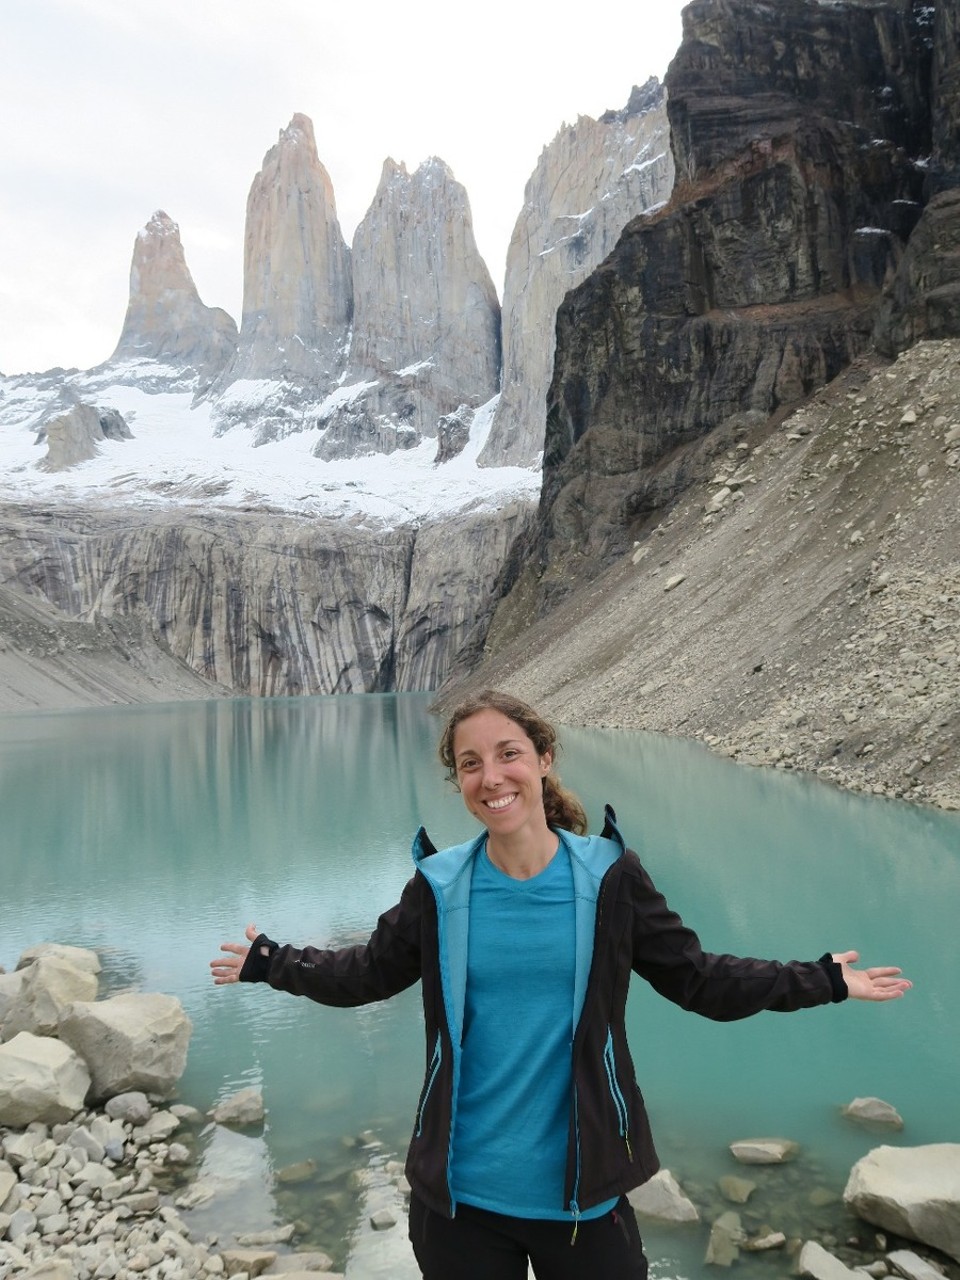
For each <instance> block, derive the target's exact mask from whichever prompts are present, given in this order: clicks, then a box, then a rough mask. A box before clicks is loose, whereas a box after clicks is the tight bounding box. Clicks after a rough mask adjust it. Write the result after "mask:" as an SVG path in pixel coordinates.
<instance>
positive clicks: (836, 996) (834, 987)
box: [241, 951, 849, 1004]
mask: <svg viewBox="0 0 960 1280" xmlns="http://www.w3.org/2000/svg"><path fill="white" fill-rule="evenodd" d="M820 963H821V964H822V965H823V967H824V969H825V970H826V971H827V977H828V978H829V979H830V989H831V991H832V992H833V995H832V997H831V999H832V1002H833V1003H834V1004H839V1003H840V1001H841V1000H846V998H847V995H848V994H849V993H848V991H847V984H846V983H845V982H844V980H843V970H842V969H841V968H840V966H839V965H838V964H837V962H836V960H834V958H833V956H832V955H831V954H830V952H829V951H828V952H826V954H825V955H822V956H821V957H820ZM241 981H243V977H242V975H241Z"/></svg>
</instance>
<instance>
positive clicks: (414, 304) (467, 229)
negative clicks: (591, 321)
mask: <svg viewBox="0 0 960 1280" xmlns="http://www.w3.org/2000/svg"><path fill="white" fill-rule="evenodd" d="M352 261H353V289H354V321H353V333H352V337H351V342H350V353H349V357H348V360H347V371H346V375H345V377H344V379H343V381H344V392H345V394H344V395H343V396H342V397H340V398H339V399H338V401H337V402H336V403H334V404H333V405H331V406H329V407H328V408H327V409H325V410H324V411H322V412H321V414H320V416H319V418H318V425H319V426H320V427H321V429H322V436H321V439H320V441H319V443H318V444H317V447H316V451H315V452H316V454H317V456H318V457H321V458H334V457H344V456H347V457H349V456H353V455H355V454H356V453H358V452H360V453H363V452H370V451H374V452H378V453H389V452H392V450H393V449H395V448H407V447H409V446H410V445H411V444H415V443H417V442H419V440H420V439H422V438H423V436H430V437H435V436H436V434H437V421H438V419H439V418H440V417H442V416H443V415H444V414H448V413H451V412H453V411H454V410H456V409H457V408H458V407H459V406H461V405H465V406H467V407H468V408H476V407H478V406H479V405H481V404H483V403H484V402H485V401H487V400H489V399H490V397H491V396H493V395H495V394H496V392H497V388H498V385H499V372H500V304H499V302H498V301H497V294H496V290H495V289H494V287H493V282H492V280H491V279H490V273H489V272H488V271H487V268H486V266H485V264H484V262H483V259H482V258H481V257H480V254H479V253H478V251H477V246H476V241H475V240H474V236H473V224H472V220H471V215H470V205H469V201H468V200H467V193H466V191H465V190H464V188H463V187H462V186H461V185H460V183H459V182H457V181H456V180H455V178H454V176H453V174H452V173H451V172H450V170H449V169H448V168H447V166H446V165H445V164H444V163H443V161H442V160H437V159H432V160H428V161H426V162H425V163H424V164H422V165H421V166H420V167H419V168H418V169H417V170H416V172H415V173H413V174H409V173H407V170H406V168H405V166H404V165H402V164H397V163H396V162H395V161H393V160H387V161H386V162H385V164H384V166H383V173H382V175H381V178H380V185H379V187H378V188H377V194H376V196H375V197H374V200H373V204H372V205H371V206H370V209H369V211H368V212H367V215H366V217H365V218H364V219H363V221H362V222H361V223H360V225H359V226H358V227H357V231H356V234H355V236H354V239H353V249H352ZM358 384H360V390H359V391H358V392H357V393H356V394H354V395H349V392H350V388H351V387H357V386H358Z"/></svg>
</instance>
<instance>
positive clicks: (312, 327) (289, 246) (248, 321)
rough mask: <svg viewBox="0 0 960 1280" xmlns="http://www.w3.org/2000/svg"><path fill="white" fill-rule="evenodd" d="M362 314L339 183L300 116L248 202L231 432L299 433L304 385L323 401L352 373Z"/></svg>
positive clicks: (227, 381)
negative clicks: (348, 348) (356, 311)
mask: <svg viewBox="0 0 960 1280" xmlns="http://www.w3.org/2000/svg"><path fill="white" fill-rule="evenodd" d="M352 311H353V293H352V284H351V277H350V252H349V250H348V248H347V246H346V244H345V242H344V239H343V236H342V235H341V232H340V224H339V222H338V220H337V208H336V200H335V198H334V193H333V185H332V183H331V182H330V177H329V175H328V173H327V171H326V169H324V167H323V165H322V164H321V163H320V159H319V157H318V155H317V145H316V141H315V139H314V134H313V125H312V124H311V122H310V120H309V119H308V118H307V117H306V116H304V115H295V116H294V117H293V119H292V120H291V121H290V124H289V125H288V126H287V128H286V129H283V130H281V132H280V137H279V140H278V141H277V143H276V145H275V146H274V147H271V149H270V150H269V151H268V152H267V154H266V155H265V156H264V159H263V165H262V167H261V169H260V172H259V173H258V174H257V176H256V177H255V178H254V180H253V185H252V186H251V188H250V194H249V196H248V198H247V221H246V233H245V239H244V260H243V316H242V319H241V323H240V337H239V346H238V349H237V353H236V357H235V358H234V360H233V361H232V362H231V363H230V365H229V366H228V367H227V369H225V370H224V372H223V374H222V375H221V377H220V379H219V380H218V382H217V384H216V386H215V388H214V394H215V396H216V398H217V406H218V414H219V418H220V424H221V428H222V429H223V430H226V429H228V428H229V427H231V426H234V425H236V424H238V423H242V424H253V425H255V427H256V430H257V433H258V436H259V437H260V438H261V439H264V440H266V439H274V438H276V437H277V436H282V435H285V434H287V433H288V432H289V431H290V430H291V429H299V426H300V425H301V424H300V415H299V414H298V411H297V409H298V404H299V402H300V401H301V399H302V396H303V392H304V389H308V390H309V394H310V397H311V398H312V399H313V400H316V399H317V398H321V399H322V397H323V396H324V395H325V394H326V392H327V391H329V390H330V389H331V388H332V387H333V386H334V385H335V383H336V381H337V379H338V378H339V376H340V373H341V372H342V370H343V362H344V356H345V336H346V333H347V330H348V328H349V324H350V317H351V315H352ZM262 382H267V383H269V384H271V385H270V386H269V387H258V386H257V385H256V384H257V383H262ZM249 383H254V384H255V385H254V386H252V387H251V386H249V385H245V384H249ZM238 384H240V385H239V386H238ZM273 384H276V385H273Z"/></svg>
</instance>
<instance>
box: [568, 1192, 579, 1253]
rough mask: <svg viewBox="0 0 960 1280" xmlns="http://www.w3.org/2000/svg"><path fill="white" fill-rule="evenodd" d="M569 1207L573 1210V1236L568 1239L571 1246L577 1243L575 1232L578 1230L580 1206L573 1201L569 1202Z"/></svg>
mask: <svg viewBox="0 0 960 1280" xmlns="http://www.w3.org/2000/svg"><path fill="white" fill-rule="evenodd" d="M570 1207H571V1209H572V1210H573V1235H572V1236H571V1237H570V1244H571V1246H572V1245H575V1244H576V1243H577V1232H578V1231H579V1229H580V1206H579V1205H578V1204H577V1202H576V1201H575V1200H574V1201H572V1202H571V1206H570Z"/></svg>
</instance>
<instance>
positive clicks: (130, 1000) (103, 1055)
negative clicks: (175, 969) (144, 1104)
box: [59, 993, 193, 1101]
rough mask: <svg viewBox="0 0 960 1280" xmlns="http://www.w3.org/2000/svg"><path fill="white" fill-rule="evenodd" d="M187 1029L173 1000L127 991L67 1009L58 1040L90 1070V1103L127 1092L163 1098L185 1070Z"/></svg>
mask: <svg viewBox="0 0 960 1280" xmlns="http://www.w3.org/2000/svg"><path fill="white" fill-rule="evenodd" d="M192 1030H193V1025H192V1023H191V1022H190V1019H189V1018H188V1017H187V1015H186V1013H185V1012H184V1010H183V1005H182V1004H181V1003H180V1001H179V1000H177V999H176V997H175V996H166V995H159V994H154V993H150V994H139V993H126V994H123V995H118V996H113V997H112V998H111V999H109V1000H98V1001H96V1002H95V1003H86V1002H83V1001H78V1002H76V1003H74V1004H72V1005H70V1006H69V1007H68V1008H67V1010H66V1012H65V1013H64V1014H63V1017H62V1018H61V1019H60V1028H59V1036H60V1039H61V1040H62V1041H63V1042H64V1043H65V1044H68V1045H70V1047H71V1048H73V1049H75V1050H76V1051H77V1053H79V1054H80V1055H81V1056H82V1057H83V1059H84V1060H85V1061H86V1063H87V1065H88V1066H89V1068H90V1074H91V1077H92V1085H91V1097H92V1098H93V1099H94V1100H97V1101H99V1100H102V1099H105V1098H112V1097H114V1096H115V1095H116V1094H118V1093H129V1092H130V1091H131V1090H142V1091H143V1092H144V1093H149V1094H152V1095H154V1096H155V1097H159V1098H167V1097H169V1096H170V1095H171V1094H172V1093H173V1091H174V1089H175V1087H176V1083H177V1081H178V1080H179V1079H180V1076H181V1075H182V1074H183V1069H184V1067H185V1066H186V1061H187V1045H188V1044H189V1041H190V1033H191V1031H192Z"/></svg>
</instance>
